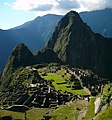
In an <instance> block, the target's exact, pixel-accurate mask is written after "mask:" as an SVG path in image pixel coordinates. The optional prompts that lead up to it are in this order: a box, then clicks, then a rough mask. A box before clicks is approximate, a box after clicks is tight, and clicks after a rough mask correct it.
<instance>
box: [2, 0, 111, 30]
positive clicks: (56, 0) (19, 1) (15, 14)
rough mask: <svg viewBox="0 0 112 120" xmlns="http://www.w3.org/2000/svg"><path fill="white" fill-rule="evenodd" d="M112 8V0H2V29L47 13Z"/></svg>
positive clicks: (62, 13)
mask: <svg viewBox="0 0 112 120" xmlns="http://www.w3.org/2000/svg"><path fill="white" fill-rule="evenodd" d="M104 8H112V0H0V29H9V28H12V27H15V26H18V25H21V24H23V23H24V22H26V21H29V20H32V19H34V18H36V17H37V16H42V15H45V14H49V13H50V14H61V15H64V14H66V13H67V12H68V11H70V10H76V11H77V12H81V11H92V10H98V9H104Z"/></svg>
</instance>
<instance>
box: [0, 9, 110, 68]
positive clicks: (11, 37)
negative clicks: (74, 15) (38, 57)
mask: <svg viewBox="0 0 112 120" xmlns="http://www.w3.org/2000/svg"><path fill="white" fill-rule="evenodd" d="M80 16H81V18H82V19H83V20H84V22H85V23H87V24H88V25H89V26H90V27H91V28H92V30H93V31H94V32H98V33H101V34H102V35H105V36H110V37H111V36H112V22H111V19H112V9H104V10H98V11H92V12H83V13H80ZM61 18H62V16H60V15H53V14H48V15H45V16H43V17H37V18H35V19H34V20H32V21H29V22H27V23H25V24H23V25H21V26H18V27H15V28H12V29H10V30H6V31H5V30H4V31H3V30H0V43H1V44H0V45H1V46H0V55H1V56H0V63H1V64H0V69H2V70H3V68H4V66H5V63H6V61H7V58H8V57H9V55H10V53H11V51H12V49H13V48H14V47H15V46H16V45H17V44H19V43H21V42H22V43H25V44H26V45H27V46H28V48H29V49H30V50H32V51H33V52H35V51H37V50H39V49H41V48H43V47H44V46H45V44H46V43H47V42H48V40H49V38H50V36H51V34H52V33H53V31H54V29H55V27H56V26H57V24H58V22H59V20H60V19H61ZM9 41H10V42H9Z"/></svg>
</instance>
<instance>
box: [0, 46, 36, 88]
mask: <svg viewBox="0 0 112 120" xmlns="http://www.w3.org/2000/svg"><path fill="white" fill-rule="evenodd" d="M33 63H34V56H33V54H32V53H31V52H30V51H29V50H28V48H27V47H26V46H25V45H24V44H19V45H18V46H17V47H16V48H15V49H14V50H13V52H12V54H11V56H10V57H9V59H8V61H7V64H6V66H5V69H4V72H3V75H2V78H1V80H2V85H3V86H4V84H5V87H7V85H8V84H6V83H9V82H10V81H11V79H12V78H11V76H12V73H13V72H14V71H15V70H16V69H17V68H19V67H22V66H26V65H31V64H33ZM5 82H6V83H5Z"/></svg>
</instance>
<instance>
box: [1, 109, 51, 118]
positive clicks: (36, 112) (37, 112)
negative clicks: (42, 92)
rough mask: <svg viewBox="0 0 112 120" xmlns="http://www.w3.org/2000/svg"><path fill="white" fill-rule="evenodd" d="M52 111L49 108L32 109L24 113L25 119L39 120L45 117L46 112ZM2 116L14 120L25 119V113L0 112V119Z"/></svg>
mask: <svg viewBox="0 0 112 120" xmlns="http://www.w3.org/2000/svg"><path fill="white" fill-rule="evenodd" d="M50 111H52V109H49V108H33V109H31V110H28V111H27V112H26V117H27V118H28V119H29V120H41V119H42V117H43V115H45V114H46V113H47V112H50ZM3 116H11V117H12V118H14V119H21V120H24V119H25V113H21V112H13V111H9V110H0V117H3Z"/></svg>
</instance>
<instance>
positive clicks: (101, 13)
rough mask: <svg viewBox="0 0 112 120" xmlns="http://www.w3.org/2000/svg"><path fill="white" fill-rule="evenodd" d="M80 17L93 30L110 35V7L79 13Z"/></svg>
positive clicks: (111, 13) (111, 35) (111, 10)
mask: <svg viewBox="0 0 112 120" xmlns="http://www.w3.org/2000/svg"><path fill="white" fill-rule="evenodd" d="M80 16H81V18H82V19H83V21H84V22H86V23H87V24H88V25H89V26H90V27H91V29H92V30H93V31H94V32H97V33H101V34H102V35H104V36H108V37H112V22H111V20H112V9H111V8H107V9H104V10H97V11H91V12H82V13H80Z"/></svg>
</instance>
